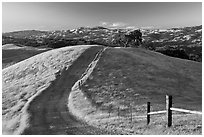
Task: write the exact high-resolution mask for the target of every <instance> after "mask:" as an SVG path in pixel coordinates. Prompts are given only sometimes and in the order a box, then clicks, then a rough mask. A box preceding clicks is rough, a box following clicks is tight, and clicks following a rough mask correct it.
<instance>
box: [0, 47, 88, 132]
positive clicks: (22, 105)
mask: <svg viewBox="0 0 204 137" xmlns="http://www.w3.org/2000/svg"><path fill="white" fill-rule="evenodd" d="M89 47H90V46H75V47H66V48H60V49H56V50H50V51H47V52H45V53H41V54H39V55H36V56H34V57H31V58H29V59H26V60H24V61H22V62H19V63H16V64H15V65H13V66H10V67H8V68H5V69H3V71H2V124H3V126H2V127H3V134H20V133H21V132H22V131H23V130H24V128H26V127H27V126H29V123H28V119H29V114H28V113H27V109H28V107H29V105H30V103H31V102H32V100H33V99H34V98H35V97H36V96H38V95H39V94H40V93H41V92H42V91H44V90H45V89H47V88H48V87H49V86H50V85H51V83H52V82H53V81H55V80H56V78H57V76H59V75H60V74H61V73H62V71H63V70H66V69H68V68H69V67H70V66H71V65H72V63H73V62H74V61H75V60H76V59H77V58H78V57H79V56H80V55H81V54H82V53H83V52H84V51H85V50H86V49H88V48H89Z"/></svg>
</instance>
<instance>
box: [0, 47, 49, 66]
mask: <svg viewBox="0 0 204 137" xmlns="http://www.w3.org/2000/svg"><path fill="white" fill-rule="evenodd" d="M45 51H48V49H38V48H33V47H24V46H17V45H14V44H6V45H3V46H2V69H4V68H6V67H9V66H11V65H13V64H15V63H17V62H20V61H22V60H25V59H27V58H30V57H32V56H34V55H37V54H39V53H42V52H45Z"/></svg>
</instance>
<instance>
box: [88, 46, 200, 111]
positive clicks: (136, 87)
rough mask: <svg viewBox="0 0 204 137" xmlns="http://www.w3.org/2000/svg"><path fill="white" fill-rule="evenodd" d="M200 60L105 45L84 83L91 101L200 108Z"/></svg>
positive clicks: (104, 103)
mask: <svg viewBox="0 0 204 137" xmlns="http://www.w3.org/2000/svg"><path fill="white" fill-rule="evenodd" d="M201 72H202V64H201V63H197V62H193V61H186V60H182V59H176V58H171V57H168V56H165V55H161V54H158V53H155V52H150V51H146V50H143V49H132V48H127V49H125V48H121V49H114V48H109V49H107V50H106V52H105V53H104V54H103V55H102V57H101V59H100V61H99V63H98V65H97V67H96V68H95V70H94V71H93V73H92V79H89V80H88V81H87V83H86V85H85V86H84V90H85V91H86V93H87V95H88V96H91V98H92V99H93V101H94V102H99V101H100V102H102V104H103V105H106V104H110V103H113V104H117V105H125V103H127V102H128V101H131V102H132V103H134V104H135V105H138V104H143V103H146V102H147V101H150V102H152V103H154V104H160V103H163V102H164V98H165V95H166V94H170V95H172V96H173V99H174V103H175V104H174V106H178V107H179V106H181V107H185V108H189V109H190V108H193V109H198V110H201V103H202V96H201V95H202V75H201V74H202V73H201Z"/></svg>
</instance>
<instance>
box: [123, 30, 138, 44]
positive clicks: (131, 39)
mask: <svg viewBox="0 0 204 137" xmlns="http://www.w3.org/2000/svg"><path fill="white" fill-rule="evenodd" d="M130 43H132V44H131V45H132V47H138V46H140V45H141V44H142V33H141V32H140V30H139V29H138V30H132V31H129V32H127V33H126V34H125V47H129V44H130Z"/></svg>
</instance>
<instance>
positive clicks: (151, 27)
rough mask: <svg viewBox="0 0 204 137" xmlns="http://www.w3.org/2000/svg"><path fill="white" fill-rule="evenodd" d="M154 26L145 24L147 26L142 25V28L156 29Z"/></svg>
mask: <svg viewBox="0 0 204 137" xmlns="http://www.w3.org/2000/svg"><path fill="white" fill-rule="evenodd" d="M154 28H155V27H154V26H145V27H141V29H154Z"/></svg>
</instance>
